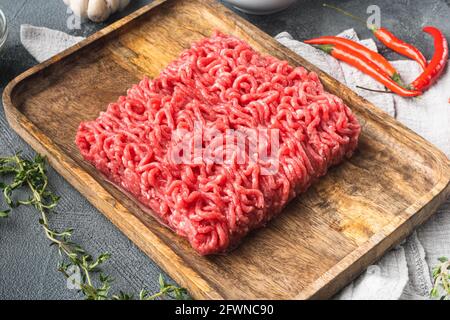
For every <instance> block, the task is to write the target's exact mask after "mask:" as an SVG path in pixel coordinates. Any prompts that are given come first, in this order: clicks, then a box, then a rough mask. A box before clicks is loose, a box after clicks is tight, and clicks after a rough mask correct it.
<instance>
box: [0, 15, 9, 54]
mask: <svg viewBox="0 0 450 320" xmlns="http://www.w3.org/2000/svg"><path fill="white" fill-rule="evenodd" d="M7 37H8V24H7V22H6V17H5V14H4V13H3V11H2V10H0V50H1V49H2V47H3V45H4V44H5V42H6V38H7Z"/></svg>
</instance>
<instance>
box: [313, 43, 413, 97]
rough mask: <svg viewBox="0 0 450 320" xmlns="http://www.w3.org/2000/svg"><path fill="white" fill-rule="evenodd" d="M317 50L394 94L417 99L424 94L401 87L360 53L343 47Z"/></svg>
mask: <svg viewBox="0 0 450 320" xmlns="http://www.w3.org/2000/svg"><path fill="white" fill-rule="evenodd" d="M317 48H319V49H321V50H323V51H325V52H326V53H329V54H331V55H332V56H333V57H335V58H336V59H338V60H341V61H344V62H346V63H348V64H350V65H352V66H354V67H355V68H357V69H358V70H360V71H361V72H364V73H365V74H367V75H369V76H371V77H372V78H374V79H375V80H377V81H379V82H380V83H382V84H383V85H384V86H386V87H387V88H388V89H390V90H391V91H392V92H394V93H396V94H398V95H400V96H402V97H417V96H420V95H421V94H422V92H421V91H418V90H408V89H405V88H404V87H402V86H401V85H399V84H398V83H397V82H395V81H394V80H392V79H391V78H389V76H387V75H386V74H385V73H384V72H383V71H381V70H380V69H379V68H378V67H377V66H376V65H375V64H374V63H373V62H372V61H370V60H367V59H366V57H365V56H362V55H360V54H359V53H358V52H355V51H352V50H349V49H348V47H344V46H341V45H319V46H317Z"/></svg>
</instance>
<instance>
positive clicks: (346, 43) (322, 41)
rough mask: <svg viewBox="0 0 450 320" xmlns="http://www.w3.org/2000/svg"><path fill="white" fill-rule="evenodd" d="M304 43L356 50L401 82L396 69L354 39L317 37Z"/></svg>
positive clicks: (379, 55)
mask: <svg viewBox="0 0 450 320" xmlns="http://www.w3.org/2000/svg"><path fill="white" fill-rule="evenodd" d="M305 43H308V44H312V45H327V44H329V45H339V46H340V47H342V48H343V49H344V50H352V51H353V52H357V53H358V54H359V55H360V56H363V57H364V58H365V59H366V60H368V61H371V62H372V63H373V64H375V65H376V66H377V67H378V69H380V70H381V71H383V72H384V73H385V74H387V75H388V76H389V77H391V78H392V79H393V80H394V81H395V82H397V83H398V84H401V78H400V75H399V74H398V72H397V70H395V68H394V67H393V66H392V65H391V63H390V62H389V61H387V60H386V59H385V58H384V57H383V56H382V55H381V54H379V53H377V52H375V51H372V50H370V49H369V48H367V47H365V46H363V45H362V44H359V43H357V42H355V41H352V40H349V39H345V38H341V37H332V36H330V37H319V38H315V39H311V40H306V41H305Z"/></svg>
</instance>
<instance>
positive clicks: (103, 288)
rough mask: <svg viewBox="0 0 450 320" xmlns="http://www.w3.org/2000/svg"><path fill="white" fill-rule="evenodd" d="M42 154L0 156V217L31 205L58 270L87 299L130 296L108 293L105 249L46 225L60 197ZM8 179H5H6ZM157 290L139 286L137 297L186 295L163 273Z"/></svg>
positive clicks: (109, 287) (184, 297)
mask: <svg viewBox="0 0 450 320" xmlns="http://www.w3.org/2000/svg"><path fill="white" fill-rule="evenodd" d="M45 166H46V164H45V159H44V157H42V156H40V155H37V156H36V157H35V158H34V159H32V160H29V159H26V158H24V157H22V156H21V155H20V154H16V155H14V156H9V157H0V178H2V180H4V181H0V190H2V194H3V198H4V201H5V203H6V204H7V205H8V206H9V208H8V209H6V210H0V218H7V217H8V216H9V214H10V213H11V210H12V209H14V208H17V207H19V206H31V207H34V208H35V209H36V211H38V212H39V215H40V217H39V223H40V225H41V227H42V229H43V231H44V234H45V236H46V237H47V238H48V239H49V240H50V243H51V244H50V245H51V246H54V247H56V248H57V249H58V252H59V255H60V256H61V262H60V263H59V266H58V270H59V271H60V272H61V273H62V274H63V275H64V276H65V277H66V278H67V279H69V281H71V283H72V284H74V285H76V286H77V287H78V288H79V291H80V292H81V293H82V294H83V295H84V297H85V298H86V299H88V300H107V299H113V300H131V299H133V298H134V297H133V295H131V294H127V293H124V292H122V291H121V292H120V293H119V294H118V295H111V294H110V291H111V283H112V282H113V279H112V278H111V277H110V276H108V275H105V274H104V273H102V270H101V266H102V265H103V264H104V263H105V262H106V261H107V260H108V259H109V258H110V254H109V253H102V254H100V255H99V256H98V257H96V258H95V257H93V256H92V255H90V254H88V253H87V252H86V250H84V249H83V248H82V247H81V246H79V245H78V244H76V243H74V242H72V241H71V240H70V238H71V236H72V233H73V229H66V230H63V231H56V230H54V229H52V228H51V227H50V226H49V217H48V216H49V213H56V212H55V211H54V208H55V207H56V206H57V204H58V202H59V200H60V197H58V196H57V195H55V194H54V193H53V192H51V191H50V190H49V188H48V177H47V172H46V168H45ZM7 180H8V182H7ZM19 189H20V190H21V191H22V190H23V191H25V192H26V193H27V194H28V198H26V199H24V200H21V199H19V200H15V197H14V196H15V191H17V190H19ZM73 270H79V271H80V277H79V279H78V280H77V279H76V278H74V277H72V271H73ZM159 285H160V291H159V292H157V293H155V294H150V293H149V292H148V291H146V290H142V291H141V292H140V294H139V299H141V300H155V299H161V298H174V299H186V298H187V297H188V296H187V291H186V289H184V288H179V287H177V286H174V285H171V284H169V283H166V281H165V280H164V277H163V276H162V275H160V278H159Z"/></svg>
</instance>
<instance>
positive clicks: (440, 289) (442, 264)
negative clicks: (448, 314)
mask: <svg viewBox="0 0 450 320" xmlns="http://www.w3.org/2000/svg"><path fill="white" fill-rule="evenodd" d="M438 260H439V264H438V265H437V266H436V267H434V268H433V280H434V285H433V289H431V293H430V295H431V297H432V298H436V299H440V300H450V261H449V260H448V258H446V257H442V258H439V259H438Z"/></svg>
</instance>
